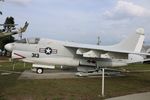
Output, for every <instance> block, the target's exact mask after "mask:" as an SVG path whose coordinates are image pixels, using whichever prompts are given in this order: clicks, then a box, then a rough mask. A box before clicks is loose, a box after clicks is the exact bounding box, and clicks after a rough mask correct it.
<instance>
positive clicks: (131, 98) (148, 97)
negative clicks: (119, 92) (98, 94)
mask: <svg viewBox="0 0 150 100" xmlns="http://www.w3.org/2000/svg"><path fill="white" fill-rule="evenodd" d="M105 100H150V92H146V93H138V94H132V95H126V96H120V97H114V98H109V99H105Z"/></svg>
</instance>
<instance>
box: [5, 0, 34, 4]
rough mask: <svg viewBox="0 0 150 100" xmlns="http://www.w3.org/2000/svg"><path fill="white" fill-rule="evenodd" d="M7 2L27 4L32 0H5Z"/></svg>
mask: <svg viewBox="0 0 150 100" xmlns="http://www.w3.org/2000/svg"><path fill="white" fill-rule="evenodd" d="M7 1H8V2H11V3H15V4H18V5H27V4H29V3H30V2H31V1H32V0H7Z"/></svg>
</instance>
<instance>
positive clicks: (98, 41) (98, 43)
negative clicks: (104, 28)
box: [97, 36, 101, 45]
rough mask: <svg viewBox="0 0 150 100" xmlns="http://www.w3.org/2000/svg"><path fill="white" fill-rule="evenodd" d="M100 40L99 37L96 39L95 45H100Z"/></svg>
mask: <svg viewBox="0 0 150 100" xmlns="http://www.w3.org/2000/svg"><path fill="white" fill-rule="evenodd" d="M100 43H101V40H100V36H98V37H97V45H100Z"/></svg>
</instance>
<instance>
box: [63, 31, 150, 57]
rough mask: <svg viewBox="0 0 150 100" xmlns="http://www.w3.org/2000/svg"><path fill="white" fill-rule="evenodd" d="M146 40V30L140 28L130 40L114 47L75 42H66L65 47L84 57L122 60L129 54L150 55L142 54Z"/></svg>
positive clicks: (125, 40) (127, 39)
mask: <svg viewBox="0 0 150 100" xmlns="http://www.w3.org/2000/svg"><path fill="white" fill-rule="evenodd" d="M144 38H145V36H144V29H143V28H138V29H137V30H136V33H134V34H131V35H130V36H129V37H128V38H126V39H124V40H122V41H121V42H120V43H118V44H115V45H112V46H99V45H89V44H79V43H74V42H65V44H64V46H65V47H68V48H76V49H77V50H76V54H79V55H83V57H93V58H119V59H122V58H123V57H125V58H127V57H128V54H138V55H150V54H148V53H141V49H142V46H143V42H144Z"/></svg>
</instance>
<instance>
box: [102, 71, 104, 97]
mask: <svg viewBox="0 0 150 100" xmlns="http://www.w3.org/2000/svg"><path fill="white" fill-rule="evenodd" d="M104 75H105V69H104V68H103V69H102V97H104V96H105V95H104V89H105V85H104V81H105V76H104Z"/></svg>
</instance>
